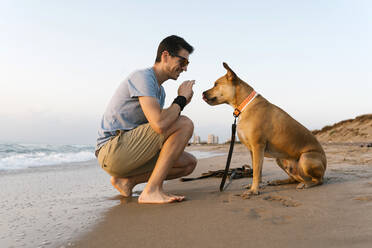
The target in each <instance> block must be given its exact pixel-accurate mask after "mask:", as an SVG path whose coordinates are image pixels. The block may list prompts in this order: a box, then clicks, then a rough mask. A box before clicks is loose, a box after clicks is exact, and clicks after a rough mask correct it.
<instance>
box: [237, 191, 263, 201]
mask: <svg viewBox="0 0 372 248" xmlns="http://www.w3.org/2000/svg"><path fill="white" fill-rule="evenodd" d="M259 194H260V192H259V191H258V190H254V189H250V190H247V191H245V192H244V193H243V194H242V195H241V196H242V198H243V199H249V198H251V196H254V195H259Z"/></svg>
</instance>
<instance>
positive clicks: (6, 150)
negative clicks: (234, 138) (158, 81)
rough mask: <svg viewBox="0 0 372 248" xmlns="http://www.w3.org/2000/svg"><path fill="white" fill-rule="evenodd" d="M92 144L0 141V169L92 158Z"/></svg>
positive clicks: (202, 153)
mask: <svg viewBox="0 0 372 248" xmlns="http://www.w3.org/2000/svg"><path fill="white" fill-rule="evenodd" d="M94 150H95V147H94V145H51V144H22V143H0V170H19V169H31V168H33V167H40V166H51V165H63V164H68V163H73V162H84V161H89V160H94V159H96V157H95V156H94ZM189 152H190V153H191V154H193V155H194V156H195V157H196V158H198V159H201V158H208V157H213V156H218V155H223V154H224V153H213V152H205V151H189Z"/></svg>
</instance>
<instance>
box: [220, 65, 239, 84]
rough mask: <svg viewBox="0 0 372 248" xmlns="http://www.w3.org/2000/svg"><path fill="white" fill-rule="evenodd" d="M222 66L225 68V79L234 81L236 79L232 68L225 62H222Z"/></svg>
mask: <svg viewBox="0 0 372 248" xmlns="http://www.w3.org/2000/svg"><path fill="white" fill-rule="evenodd" d="M222 65H223V67H225V69H226V70H227V79H228V80H229V81H234V80H235V79H236V74H235V72H234V71H233V70H231V68H230V67H229V65H228V64H226V63H225V62H223V63H222Z"/></svg>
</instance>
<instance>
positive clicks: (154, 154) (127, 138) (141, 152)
mask: <svg viewBox="0 0 372 248" xmlns="http://www.w3.org/2000/svg"><path fill="white" fill-rule="evenodd" d="M163 143H164V136H163V135H162V134H158V133H156V132H155V131H154V130H153V129H152V128H151V126H150V124H149V123H147V124H143V125H141V126H138V127H136V128H135V129H132V130H130V131H123V130H121V131H118V134H117V135H116V136H114V137H112V138H111V139H110V140H109V141H108V142H106V143H105V144H104V145H103V146H102V147H101V149H100V150H99V154H98V162H99V164H100V165H101V167H102V168H103V169H104V170H105V171H106V172H107V173H108V174H110V175H111V176H114V177H129V176H134V175H139V174H143V173H146V172H151V171H152V170H153V169H154V167H155V164H156V161H157V160H158V157H159V153H160V149H161V147H162V146H163Z"/></svg>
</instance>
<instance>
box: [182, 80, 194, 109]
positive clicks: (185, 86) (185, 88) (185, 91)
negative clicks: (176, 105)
mask: <svg viewBox="0 0 372 248" xmlns="http://www.w3.org/2000/svg"><path fill="white" fill-rule="evenodd" d="M194 84H195V80H187V81H184V82H183V83H182V84H181V85H180V87H178V95H179V96H184V97H186V104H189V102H190V101H191V99H192V96H193V95H194V91H193V90H192V87H193V86H194Z"/></svg>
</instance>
